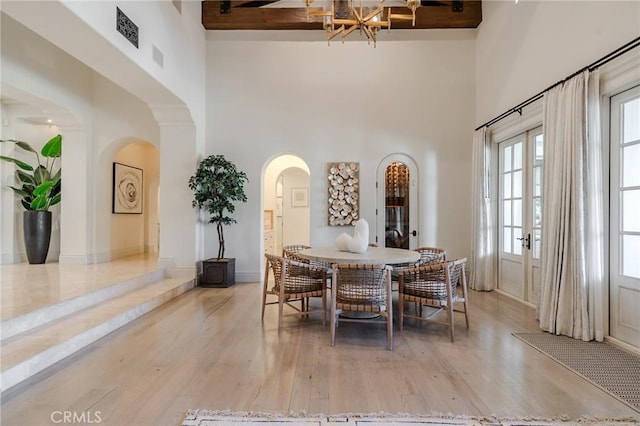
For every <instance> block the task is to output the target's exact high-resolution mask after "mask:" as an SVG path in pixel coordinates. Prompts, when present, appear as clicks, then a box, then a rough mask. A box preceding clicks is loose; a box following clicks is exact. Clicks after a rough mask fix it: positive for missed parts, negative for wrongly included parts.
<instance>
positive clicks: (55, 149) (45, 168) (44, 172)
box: [0, 135, 62, 211]
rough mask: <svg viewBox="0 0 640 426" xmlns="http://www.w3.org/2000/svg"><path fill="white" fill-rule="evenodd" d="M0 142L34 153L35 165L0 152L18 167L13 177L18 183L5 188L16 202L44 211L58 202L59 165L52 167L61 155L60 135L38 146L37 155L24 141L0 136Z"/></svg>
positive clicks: (0, 156) (1, 156)
mask: <svg viewBox="0 0 640 426" xmlns="http://www.w3.org/2000/svg"><path fill="white" fill-rule="evenodd" d="M0 142H2V143H13V144H15V145H16V146H17V147H18V148H20V149H22V150H24V151H27V152H31V153H33V154H34V155H35V156H36V161H37V166H32V165H31V164H28V163H26V162H24V161H21V160H18V159H17V158H12V157H6V156H4V155H0V160H3V161H8V162H10V163H14V164H15V165H16V166H17V167H18V168H17V169H16V180H17V181H18V182H19V183H20V186H11V185H9V188H11V189H13V191H14V192H15V193H16V194H17V195H18V196H19V197H21V200H20V203H21V204H22V205H23V207H24V208H25V209H27V210H44V211H47V210H49V208H51V207H52V206H54V205H56V204H58V203H59V202H60V199H61V193H60V188H61V186H60V185H61V173H62V168H61V167H60V166H58V167H57V170H56V168H55V167H56V159H57V158H59V157H60V155H62V136H61V135H57V136H54V137H53V138H51V140H49V142H47V143H46V144H45V145H44V146H43V147H42V150H40V155H38V152H37V151H36V150H35V149H33V148H32V147H31V145H29V144H28V143H27V142H23V141H18V140H14V139H7V140H0ZM40 156H42V158H41V157H40ZM44 159H46V160H44ZM42 161H44V164H43V163H42Z"/></svg>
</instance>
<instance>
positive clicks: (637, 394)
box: [513, 333, 640, 412]
mask: <svg viewBox="0 0 640 426" xmlns="http://www.w3.org/2000/svg"><path fill="white" fill-rule="evenodd" d="M513 335H514V336H515V337H517V338H518V339H520V340H522V341H523V342H525V343H527V344H529V345H530V346H532V347H533V348H535V349H537V350H539V351H540V352H542V353H543V354H545V355H547V356H548V357H549V358H551V359H553V360H555V361H556V362H558V363H560V364H562V365H564V366H565V367H567V368H568V369H569V370H571V371H573V372H574V373H576V374H578V375H579V376H581V377H583V378H584V379H586V380H588V381H590V382H591V383H593V384H594V385H596V386H597V387H599V388H600V389H602V390H603V391H605V392H607V393H609V394H610V395H612V396H614V397H616V398H617V399H619V400H620V401H622V402H624V403H625V404H627V405H628V406H629V407H631V408H633V409H634V410H636V411H638V412H640V356H638V355H634V354H632V353H631V352H627V351H625V350H623V349H620V348H618V347H616V346H613V345H610V344H608V343H603V342H596V341H590V342H585V341H582V340H577V339H573V338H571V337H567V336H557V335H555V334H550V333H513Z"/></svg>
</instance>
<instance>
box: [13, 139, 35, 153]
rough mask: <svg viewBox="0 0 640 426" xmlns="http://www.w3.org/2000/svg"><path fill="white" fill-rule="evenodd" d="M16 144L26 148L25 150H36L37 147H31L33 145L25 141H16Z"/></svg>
mask: <svg viewBox="0 0 640 426" xmlns="http://www.w3.org/2000/svg"><path fill="white" fill-rule="evenodd" d="M15 143H16V145H18V146H19V147H20V148H22V149H24V150H25V151H29V152H36V150H35V149H33V148H31V145H29V144H28V143H26V142H23V141H15Z"/></svg>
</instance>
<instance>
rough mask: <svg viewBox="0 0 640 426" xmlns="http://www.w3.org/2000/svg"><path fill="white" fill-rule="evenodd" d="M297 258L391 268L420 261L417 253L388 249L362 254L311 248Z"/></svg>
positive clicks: (383, 248)
mask: <svg viewBox="0 0 640 426" xmlns="http://www.w3.org/2000/svg"><path fill="white" fill-rule="evenodd" d="M298 256H300V257H302V258H304V259H307V260H313V261H316V262H324V263H368V264H376V265H382V264H383V265H390V266H391V267H393V265H397V264H401V263H412V262H417V261H418V260H420V253H418V252H417V251H414V250H406V249H399V248H389V247H367V251H365V252H364V253H352V252H349V251H340V250H338V249H337V248H335V247H313V248H308V249H304V250H302V251H300V252H298Z"/></svg>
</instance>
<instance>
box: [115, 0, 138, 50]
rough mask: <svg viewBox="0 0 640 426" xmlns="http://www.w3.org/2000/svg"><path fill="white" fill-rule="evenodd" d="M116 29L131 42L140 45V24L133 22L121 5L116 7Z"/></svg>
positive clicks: (136, 45)
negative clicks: (121, 8)
mask: <svg viewBox="0 0 640 426" xmlns="http://www.w3.org/2000/svg"><path fill="white" fill-rule="evenodd" d="M116 11H117V16H116V29H117V30H118V32H119V33H120V34H122V35H123V36H124V38H126V39H127V40H129V41H130V42H131V44H133V45H134V46H135V47H136V48H137V47H138V26H137V25H136V24H134V23H133V21H132V20H131V19H129V17H128V16H127V15H125V14H124V13H123V12H122V11H121V10H120V8H119V7H116Z"/></svg>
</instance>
